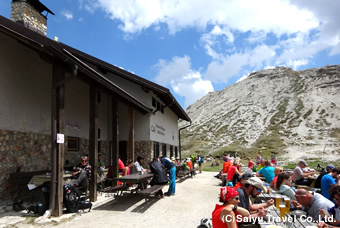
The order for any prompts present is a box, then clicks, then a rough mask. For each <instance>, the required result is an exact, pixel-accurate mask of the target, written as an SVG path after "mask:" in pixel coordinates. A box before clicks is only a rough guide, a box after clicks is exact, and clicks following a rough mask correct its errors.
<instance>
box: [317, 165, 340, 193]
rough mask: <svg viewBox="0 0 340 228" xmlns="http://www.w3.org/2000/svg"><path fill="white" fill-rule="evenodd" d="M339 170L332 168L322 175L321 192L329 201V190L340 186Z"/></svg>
mask: <svg viewBox="0 0 340 228" xmlns="http://www.w3.org/2000/svg"><path fill="white" fill-rule="evenodd" d="M339 174H340V169H338V168H334V169H332V171H331V172H329V173H327V174H326V175H324V176H323V177H322V179H321V192H322V195H323V196H324V197H326V198H327V199H330V198H331V196H330V195H329V189H330V188H331V187H332V186H333V185H335V184H337V185H340V175H339ZM335 179H336V181H335Z"/></svg>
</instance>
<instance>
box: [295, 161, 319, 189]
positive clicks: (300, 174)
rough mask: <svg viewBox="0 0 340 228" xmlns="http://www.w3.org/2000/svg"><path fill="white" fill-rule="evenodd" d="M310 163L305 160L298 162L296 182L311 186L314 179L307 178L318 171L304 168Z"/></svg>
mask: <svg viewBox="0 0 340 228" xmlns="http://www.w3.org/2000/svg"><path fill="white" fill-rule="evenodd" d="M307 165H308V164H307V163H306V162H305V161H304V160H301V161H299V162H298V164H297V166H296V168H295V169H294V173H293V175H294V182H295V184H298V185H306V186H310V185H311V183H312V180H310V179H308V178H306V177H308V176H310V175H314V174H315V173H316V172H315V171H305V170H304V168H306V166H307Z"/></svg>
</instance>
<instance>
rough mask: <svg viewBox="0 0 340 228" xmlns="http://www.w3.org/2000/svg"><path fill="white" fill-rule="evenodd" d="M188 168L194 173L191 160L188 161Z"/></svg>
mask: <svg viewBox="0 0 340 228" xmlns="http://www.w3.org/2000/svg"><path fill="white" fill-rule="evenodd" d="M186 163H187V166H188V167H189V168H190V171H192V161H191V159H190V158H187V159H186Z"/></svg>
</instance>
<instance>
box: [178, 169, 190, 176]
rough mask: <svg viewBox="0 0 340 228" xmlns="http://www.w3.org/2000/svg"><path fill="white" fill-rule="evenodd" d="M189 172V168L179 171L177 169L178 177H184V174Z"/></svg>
mask: <svg viewBox="0 0 340 228" xmlns="http://www.w3.org/2000/svg"><path fill="white" fill-rule="evenodd" d="M190 173H191V171H190V170H181V171H179V172H178V173H177V176H178V177H179V178H181V177H185V176H186V175H188V176H189V174H190Z"/></svg>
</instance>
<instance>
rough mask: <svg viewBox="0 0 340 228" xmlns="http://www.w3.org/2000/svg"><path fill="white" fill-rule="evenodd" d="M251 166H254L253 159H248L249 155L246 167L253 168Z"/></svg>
mask: <svg viewBox="0 0 340 228" xmlns="http://www.w3.org/2000/svg"><path fill="white" fill-rule="evenodd" d="M253 167H254V163H253V161H252V160H251V159H250V157H248V168H249V169H251V170H253Z"/></svg>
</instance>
